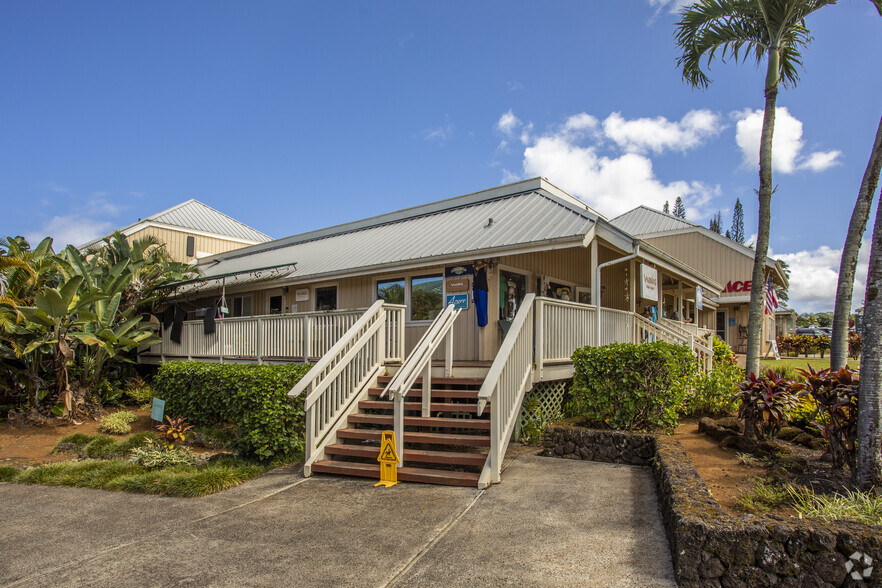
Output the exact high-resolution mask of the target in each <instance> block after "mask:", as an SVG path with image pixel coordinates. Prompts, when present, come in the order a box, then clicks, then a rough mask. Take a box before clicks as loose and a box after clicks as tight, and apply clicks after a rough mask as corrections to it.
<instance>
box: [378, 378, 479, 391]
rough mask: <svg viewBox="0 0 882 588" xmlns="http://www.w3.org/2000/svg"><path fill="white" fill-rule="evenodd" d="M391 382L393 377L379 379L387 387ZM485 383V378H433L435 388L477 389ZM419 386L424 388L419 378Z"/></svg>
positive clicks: (417, 381)
mask: <svg viewBox="0 0 882 588" xmlns="http://www.w3.org/2000/svg"><path fill="white" fill-rule="evenodd" d="M391 381H392V376H380V377H379V378H377V382H379V383H380V384H383V385H386V384H388V383H389V382H391ZM483 383H484V379H483V378H453V377H445V376H433V377H432V385H433V386H441V385H447V386H476V387H478V388H480V387H481V385H482V384H483ZM417 384H419V385H420V386H422V384H423V379H422V378H417V379H416V381H415V382H414V385H415V386H416V385H417Z"/></svg>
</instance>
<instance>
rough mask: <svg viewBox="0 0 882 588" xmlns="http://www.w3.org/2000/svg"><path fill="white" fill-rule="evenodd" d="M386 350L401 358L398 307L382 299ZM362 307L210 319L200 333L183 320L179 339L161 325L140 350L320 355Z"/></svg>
mask: <svg viewBox="0 0 882 588" xmlns="http://www.w3.org/2000/svg"><path fill="white" fill-rule="evenodd" d="M385 308H386V320H387V321H388V322H389V323H390V324H389V328H387V329H386V350H387V354H388V357H389V359H390V360H397V361H402V360H403V359H404V309H405V307H404V306H401V305H392V304H387V305H386V306H385ZM364 312H365V309H363V308H362V309H355V310H337V311H319V312H301V313H295V314H270V315H263V316H250V317H238V318H223V319H217V320H216V321H215V332H214V333H211V334H209V335H206V334H204V324H203V321H202V320H196V321H186V322H184V324H183V326H182V329H181V341H180V343H175V342H174V341H172V340H171V329H163V331H162V335H161V338H162V341H161V342H160V343H156V344H154V345H151V346H150V348H149V350H148V351H147V352H146V353H149V354H152V355H159V356H161V357H162V359H163V361H164V360H166V359H217V360H219V361H224V360H233V359H250V360H254V361H256V362H257V363H263V361H264V360H289V361H302V362H304V363H307V362H309V361H310V360H311V359H317V358H320V357H322V356H324V355H325V354H326V353H327V352H328V350H330V349H331V347H333V346H334V344H335V343H336V342H337V341H339V340H340V338H341V337H342V336H343V334H344V333H346V332H347V331H348V330H349V329H350V328H351V327H352V325H354V324H355V323H356V321H358V320H359V318H360V317H361V316H362V315H363V314H364Z"/></svg>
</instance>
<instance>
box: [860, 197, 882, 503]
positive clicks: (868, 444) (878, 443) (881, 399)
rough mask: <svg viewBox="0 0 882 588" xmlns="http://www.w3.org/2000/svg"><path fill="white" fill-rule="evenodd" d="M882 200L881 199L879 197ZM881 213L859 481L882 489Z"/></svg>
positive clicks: (867, 333)
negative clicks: (881, 362)
mask: <svg viewBox="0 0 882 588" xmlns="http://www.w3.org/2000/svg"><path fill="white" fill-rule="evenodd" d="M880 203H882V199H880ZM880 355H882V214H880V211H879V207H878V206H877V207H876V223H875V226H874V227H873V240H872V246H871V248H870V268H869V271H868V272H867V293H866V296H865V297H864V327H863V350H862V352H861V381H860V388H859V389H858V428H857V444H858V454H857V476H856V477H857V483H858V486H859V487H860V488H862V489H864V490H869V489H870V488H871V487H876V488H877V489H878V488H882V374H880V369H882V364H880V361H879V358H880Z"/></svg>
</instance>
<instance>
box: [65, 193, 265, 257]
mask: <svg viewBox="0 0 882 588" xmlns="http://www.w3.org/2000/svg"><path fill="white" fill-rule="evenodd" d="M146 222H156V223H161V224H164V225H171V226H174V227H181V228H184V229H192V230H195V231H200V232H203V233H214V234H216V235H225V236H228V237H234V238H236V239H242V240H243V241H250V242H252V243H266V242H267V241H272V240H273V238H272V237H270V236H269V235H265V234H263V233H261V232H260V231H258V230H256V229H252V228H251V227H249V226H248V225H246V224H245V223H242V222H239V221H237V220H236V219H234V218H232V217H229V216H227V215H226V214H224V213H222V212H220V211H217V210H215V209H213V208H212V207H210V206H208V205H207V204H203V203H202V202H199V201H198V200H196V199H194V198H191V199H190V200H187V201H186V202H181V203H180V204H177V205H175V206H172V207H171V208H167V209H166V210H163V211H162V212H157V213H156V214H152V215H150V216H148V217H146V218H144V219H138V222H134V223H132V224H130V225H127V226H125V227H123V228H121V229H120V232H121V233H124V234H128V233H126V231H129V230H130V229H133V228H135V227H137V226H138V225H143V224H144V223H146ZM107 236H109V235H105V236H104V237H99V238H98V239H95V240H93V241H89V242H88V243H85V244H83V245H80V246H79V249H81V250H83V251H85V250H86V249H88V248H89V247H91V246H93V245H98V244H99V243H101V242H102V241H103V240H104V238H105V237H107Z"/></svg>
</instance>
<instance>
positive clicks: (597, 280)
mask: <svg viewBox="0 0 882 588" xmlns="http://www.w3.org/2000/svg"><path fill="white" fill-rule="evenodd" d="M632 244H633V246H634V253H632V254H630V255H626V256H625V257H620V258H618V259H613V260H612V261H607V262H605V263H601V264H600V265H598V266H597V267H596V268H594V283H593V284H591V287H592V288H594V287H595V285H596V287H597V315H596V316H595V320H596V322H595V325H594V346H595V347H600V304H601V296H600V295H601V286H600V270H602V269H603V268H605V267H609V266H611V265H616V264H617V263H622V262H623V261H629V260H631V259H634V258H635V257H637V256H638V255H640V243H639V242H637V241H634V242H632ZM631 279H632V280H633V279H635V278H634V276H631Z"/></svg>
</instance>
